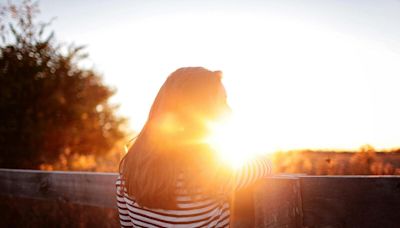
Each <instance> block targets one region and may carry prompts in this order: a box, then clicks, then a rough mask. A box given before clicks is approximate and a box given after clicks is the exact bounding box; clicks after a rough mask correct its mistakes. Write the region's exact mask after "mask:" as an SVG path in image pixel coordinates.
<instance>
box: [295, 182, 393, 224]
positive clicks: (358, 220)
mask: <svg viewBox="0 0 400 228" xmlns="http://www.w3.org/2000/svg"><path fill="white" fill-rule="evenodd" d="M300 185H301V195H302V202H303V213H304V225H305V226H306V227H332V228H333V227H385V228H390V227H393V228H394V227H400V176H303V177H301V178H300Z"/></svg>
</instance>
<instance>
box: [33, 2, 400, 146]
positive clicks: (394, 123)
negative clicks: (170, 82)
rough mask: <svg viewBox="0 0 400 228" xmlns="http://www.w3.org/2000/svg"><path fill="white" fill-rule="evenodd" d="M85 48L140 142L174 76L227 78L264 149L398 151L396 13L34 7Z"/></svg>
mask: <svg viewBox="0 0 400 228" xmlns="http://www.w3.org/2000/svg"><path fill="white" fill-rule="evenodd" d="M40 5H41V9H42V14H41V19H43V20H48V19H50V18H52V17H54V16H56V17H57V19H56V20H55V21H54V23H53V26H52V28H53V29H54V30H55V32H56V37H57V38H58V40H61V41H65V42H72V41H73V42H75V43H76V44H86V45H87V51H88V52H89V54H90V60H91V61H90V62H91V63H92V64H93V66H94V67H95V68H96V69H97V70H98V71H99V72H100V73H102V74H103V75H104V79H105V81H106V83H107V84H110V85H112V86H114V87H116V88H117V89H118V93H117V95H116V96H115V97H114V99H113V100H114V101H115V102H118V103H120V104H121V109H120V111H121V113H122V114H124V115H126V116H129V117H130V119H131V125H132V128H134V129H136V130H140V127H141V126H142V124H143V122H144V121H145V119H146V116H147V113H148V111H149V108H150V105H151V102H152V101H153V98H154V96H155V94H156V92H157V91H158V89H159V87H160V86H161V84H162V83H163V81H164V80H165V78H166V77H167V76H168V74H169V73H171V72H172V71H174V70H175V69H176V68H178V67H182V66H204V67H207V68H210V69H213V70H222V71H223V72H224V82H225V84H226V87H227V92H228V97H229V102H230V104H231V106H232V107H233V110H234V111H235V112H236V114H237V116H238V117H239V119H241V120H242V121H243V122H242V125H243V126H242V128H240V129H238V132H237V133H238V134H239V135H242V136H243V140H246V139H247V140H248V141H249V143H252V144H254V145H259V146H260V147H262V148H266V149H271V150H274V149H288V148H339V149H346V148H358V147H359V146H360V145H362V144H365V143H369V144H371V145H373V146H375V147H377V148H384V147H397V146H400V130H399V129H400V120H399V117H400V105H399V104H400V102H399V101H400V90H399V89H398V88H399V86H400V84H399V83H400V80H399V76H400V68H399V66H400V64H399V63H400V29H399V28H400V1H394V0H382V1H367V0H360V1H350V0H349V1H344V0H336V1H335V0H332V1H318V0H314V1H311V0H308V1H307V0H302V1H300V0H299V1H284V0H279V1H278V0H277V1H261V0H260V1H233V0H230V1H187V0H186V1H183V0H182V1H178V0H174V1H166V0H163V1H162V0H159V1H154V0H146V1H145V0H142V1H132V0H126V1H123V0H116V1H102V0H96V1H95V0H88V1H78V0H70V1H56V0H42V1H40Z"/></svg>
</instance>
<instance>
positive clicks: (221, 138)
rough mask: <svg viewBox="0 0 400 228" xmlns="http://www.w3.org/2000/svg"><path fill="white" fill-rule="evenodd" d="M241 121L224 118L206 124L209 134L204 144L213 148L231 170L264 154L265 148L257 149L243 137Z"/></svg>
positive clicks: (253, 143)
mask: <svg viewBox="0 0 400 228" xmlns="http://www.w3.org/2000/svg"><path fill="white" fill-rule="evenodd" d="M243 123H245V122H243V121H239V119H237V118H235V117H231V118H225V119H224V120H222V121H219V122H210V123H208V126H209V128H210V129H211V133H210V134H209V136H208V137H207V139H206V142H207V143H208V144H210V145H211V147H213V148H214V149H215V150H216V151H217V153H218V157H219V159H220V160H221V161H222V162H224V163H226V164H228V165H229V166H231V167H233V168H240V167H241V166H242V165H243V164H245V163H246V162H247V161H249V160H251V159H252V158H254V157H255V156H256V155H257V154H261V153H266V151H263V149H264V148H265V147H262V146H260V147H258V148H257V143H256V142H255V141H253V142H251V141H249V140H246V138H245V137H243V134H242V133H243V131H245V129H244V128H243Z"/></svg>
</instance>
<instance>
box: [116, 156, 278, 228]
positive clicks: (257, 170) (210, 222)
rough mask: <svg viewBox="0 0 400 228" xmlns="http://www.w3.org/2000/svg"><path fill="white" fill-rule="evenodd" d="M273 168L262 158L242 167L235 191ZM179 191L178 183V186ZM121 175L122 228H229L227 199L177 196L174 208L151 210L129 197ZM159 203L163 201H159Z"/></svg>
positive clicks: (120, 211)
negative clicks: (175, 207)
mask: <svg viewBox="0 0 400 228" xmlns="http://www.w3.org/2000/svg"><path fill="white" fill-rule="evenodd" d="M271 170H272V165H271V162H270V160H269V159H267V158H265V157H263V158H261V159H256V160H253V161H252V162H249V163H248V164H246V165H244V166H243V167H242V168H241V169H239V170H238V171H237V173H235V179H236V181H235V189H236V190H238V189H240V188H243V187H245V186H247V185H248V184H251V183H253V182H255V181H256V180H258V179H260V178H262V177H265V176H268V175H270V174H271ZM177 185H178V188H179V185H180V183H178V184H177ZM123 186H124V182H123V179H122V177H121V175H120V176H119V177H118V179H117V182H116V189H117V205H118V212H119V219H120V224H121V227H229V223H230V205H229V197H228V196H226V197H222V198H219V199H212V198H209V197H206V196H202V195H201V194H200V195H185V194H180V195H177V198H176V199H177V206H178V207H177V209H176V210H163V209H150V208H146V207H142V206H140V205H139V204H138V203H137V202H135V200H134V198H133V197H131V196H129V195H128V194H127V192H126V188H125V187H123ZM160 200H162V199H160Z"/></svg>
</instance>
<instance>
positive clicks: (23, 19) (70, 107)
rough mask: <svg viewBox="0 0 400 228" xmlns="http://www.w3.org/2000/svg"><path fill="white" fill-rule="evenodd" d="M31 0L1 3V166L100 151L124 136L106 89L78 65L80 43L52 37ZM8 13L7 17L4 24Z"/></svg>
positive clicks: (25, 165) (29, 164)
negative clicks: (61, 40)
mask: <svg viewBox="0 0 400 228" xmlns="http://www.w3.org/2000/svg"><path fill="white" fill-rule="evenodd" d="M38 13H39V8H38V4H37V3H32V2H31V1H24V2H23V3H22V4H21V5H18V6H17V5H12V4H10V3H9V4H8V5H6V6H1V10H0V24H1V23H3V24H1V25H0V33H1V39H2V41H1V43H0V121H1V123H0V166H1V167H9V168H31V169H36V168H38V167H39V166H40V165H41V164H44V163H52V162H55V161H57V160H58V159H59V157H60V155H68V156H72V155H77V154H78V155H90V154H93V155H96V156H99V155H104V154H106V153H107V152H109V151H110V150H111V149H112V148H113V147H114V146H115V143H117V142H118V141H120V140H122V139H124V137H125V135H126V128H125V127H126V119H125V118H122V117H119V116H116V114H115V111H116V109H117V108H118V106H116V105H112V104H110V103H109V101H108V100H109V98H110V97H111V96H113V94H114V93H115V89H112V88H109V87H108V86H106V85H105V84H103V82H102V78H101V76H100V75H99V74H97V73H96V72H95V71H94V70H92V69H84V68H82V67H79V63H80V61H82V60H83V59H85V58H86V57H87V55H86V54H85V53H83V52H82V51H83V49H84V48H83V47H82V46H73V45H70V46H68V47H67V51H66V52H65V51H63V50H64V48H65V47H66V46H65V45H60V44H57V42H56V40H55V38H54V35H53V33H47V32H46V29H47V27H48V25H49V23H36V16H37V14H38ZM6 19H8V20H9V21H10V23H9V24H7V25H5V24H4V23H5V21H7V20H6Z"/></svg>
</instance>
